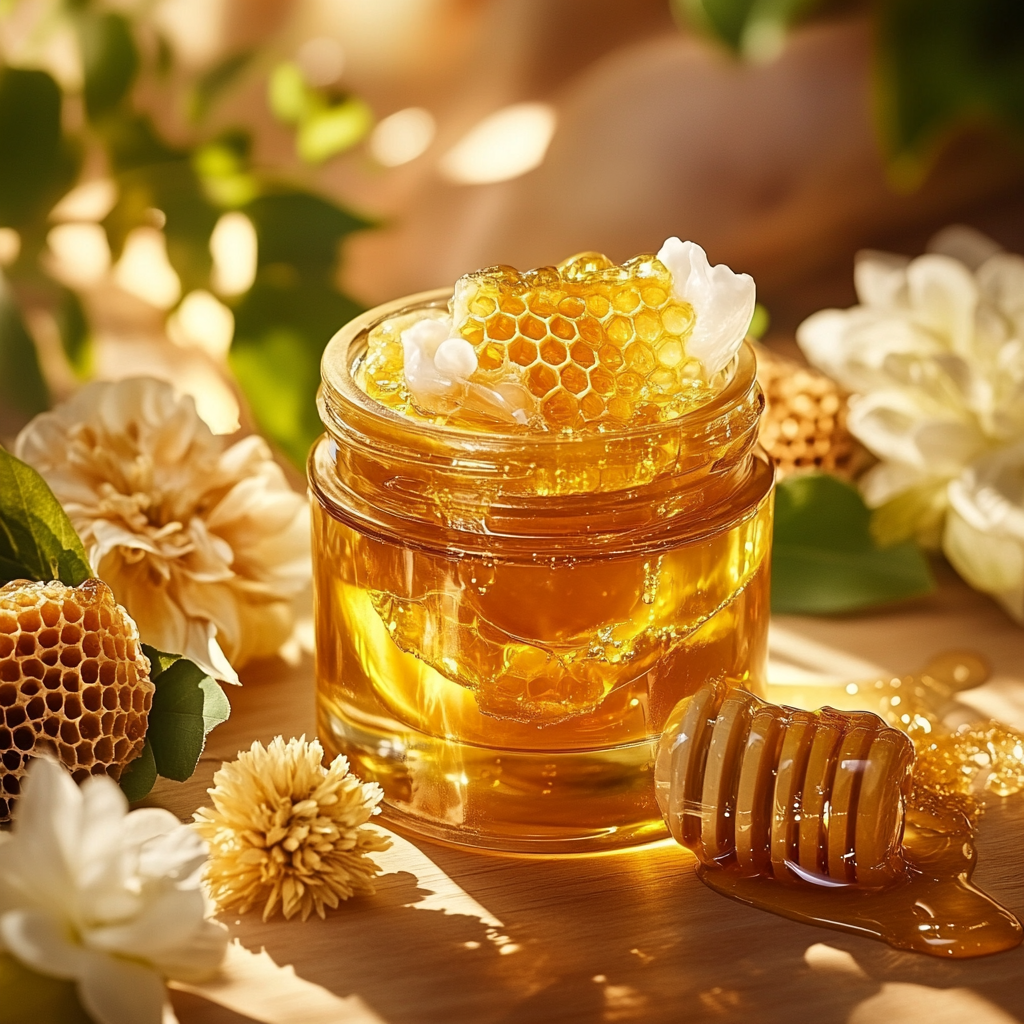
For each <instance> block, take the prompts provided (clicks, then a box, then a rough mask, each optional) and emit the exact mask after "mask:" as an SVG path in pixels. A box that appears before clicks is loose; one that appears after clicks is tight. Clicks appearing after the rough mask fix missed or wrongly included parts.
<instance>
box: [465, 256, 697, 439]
mask: <svg viewBox="0 0 1024 1024" xmlns="http://www.w3.org/2000/svg"><path fill="white" fill-rule="evenodd" d="M452 314H453V328H454V330H455V331H457V332H458V333H459V334H461V335H462V337H463V338H465V339H466V340H467V341H469V342H470V344H472V345H473V347H474V349H475V350H476V354H477V359H478V361H479V366H478V370H477V374H476V376H477V377H478V378H479V379H480V380H481V382H483V383H497V382H499V381H508V380H514V381H517V382H518V383H519V384H520V385H522V387H523V388H524V389H525V390H526V392H527V393H528V394H529V396H530V399H531V401H532V402H533V403H534V415H535V416H539V417H540V419H541V420H542V421H543V424H544V425H546V426H547V427H548V428H555V429H574V428H580V427H584V426H586V425H589V424H595V423H599V422H601V421H612V422H613V423H615V424H617V425H622V424H627V423H628V424H634V425H635V424H642V423H651V422H656V421H658V420H660V419H664V418H667V417H668V416H672V415H676V414H678V412H680V411H682V408H685V407H686V405H688V404H691V403H692V402H693V401H694V399H695V398H699V397H701V396H702V395H704V394H706V388H707V385H706V384H705V382H704V381H703V379H702V375H701V365H700V363H699V362H698V361H697V360H696V359H692V358H689V357H688V356H687V354H686V339H687V338H688V336H689V335H690V333H691V332H692V330H693V323H694V313H693V308H692V307H691V306H690V305H689V303H687V302H682V301H679V300H678V299H676V298H674V297H673V294H672V277H671V275H670V274H669V272H668V270H667V269H666V268H665V266H664V265H663V264H662V263H661V262H660V261H659V260H658V259H657V258H656V257H654V256H637V257H635V258H634V259H632V260H630V261H629V262H627V263H626V264H624V265H623V266H616V265H615V264H614V263H612V261H611V260H610V259H608V257H607V256H603V255H601V254H600V253H583V254H581V255H579V256H574V257H572V258H570V259H568V260H566V261H565V262H563V263H561V264H559V266H558V267H542V268H540V269H539V270H531V271H527V272H525V273H520V272H518V271H516V270H514V269H512V268H511V267H503V266H502V267H491V268H488V269H486V270H481V271H478V272H476V273H473V274H467V275H466V276H465V277H463V278H461V279H460V280H459V282H458V284H457V285H456V287H455V296H454V299H453V301H452Z"/></svg>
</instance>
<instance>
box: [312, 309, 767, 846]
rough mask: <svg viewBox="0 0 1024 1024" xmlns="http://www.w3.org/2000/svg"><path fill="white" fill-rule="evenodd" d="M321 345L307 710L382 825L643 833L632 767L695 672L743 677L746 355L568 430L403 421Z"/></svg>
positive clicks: (755, 584)
mask: <svg viewBox="0 0 1024 1024" xmlns="http://www.w3.org/2000/svg"><path fill="white" fill-rule="evenodd" d="M446 301H447V295H446V294H444V295H442V294H435V295H431V296H426V297H418V298H414V299H411V300H405V301H403V302H399V303H393V304H391V305H389V306H386V307H382V308H381V309H378V310H375V311H372V312H371V313H370V314H367V315H366V316H364V317H362V318H360V319H359V320H357V321H355V322H353V324H350V325H349V326H348V327H347V328H345V329H344V330H343V331H342V332H340V333H339V335H338V336H337V337H336V338H335V339H334V341H332V343H331V345H330V346H329V348H328V351H327V353H326V355H325V359H324V385H323V388H322V389H321V399H320V409H321V415H322V418H323V420H324V423H325V425H326V427H327V434H326V435H325V437H324V438H322V439H321V441H320V442H319V443H318V445H317V446H316V447H315V449H314V452H313V454H312V456H311V460H310V482H311V489H312V492H313V499H314V500H313V536H314V556H315V565H316V570H315V571H316V602H317V607H316V615H317V679H318V708H319V728H320V734H321V737H322V739H323V740H324V743H325V746H326V747H327V748H328V750H329V751H330V752H332V753H344V754H346V755H347V756H348V757H349V758H350V760H351V761H352V763H353V767H354V769H355V770H356V771H357V772H358V773H359V774H360V775H362V776H363V777H364V778H366V779H370V780H374V781H377V782H379V783H380V784H381V786H382V787H383V789H384V793H385V800H384V813H385V819H386V820H388V821H389V822H390V823H393V824H397V825H400V826H404V827H406V828H409V829H412V830H414V831H417V832H420V833H423V834H426V835H429V836H433V837H435V838H440V839H444V840H447V841H450V842H456V843H462V844H469V845H475V846H479V847H485V848H490V849H496V850H506V851H522V852H576V851H579V852H586V851H591V850H599V849H609V848H616V847H620V846H625V845H630V844H634V843H637V842H643V841H646V840H649V839H651V838H656V837H658V836H661V835H663V834H664V825H663V823H662V819H661V814H660V812H659V810H658V807H657V803H656V801H655V798H654V786H653V768H654V757H655V750H656V746H657V743H658V740H659V737H660V734H661V730H662V727H663V725H664V722H665V720H666V718H667V716H668V714H669V712H670V711H671V709H672V708H673V707H674V706H675V704H676V703H677V702H678V701H679V700H680V699H681V698H682V697H684V696H686V695H687V694H689V693H692V692H693V691H694V690H695V689H696V688H697V687H698V686H699V685H700V684H701V683H703V682H704V681H705V680H706V679H708V678H725V677H728V678H730V679H733V680H736V681H738V682H741V683H743V684H745V685H746V686H748V687H750V688H752V689H754V690H760V688H761V687H762V685H763V682H764V670H765V661H766V654H767V643H766V640H767V623H768V587H769V575H768V567H769V548H770V542H771V511H772V504H771V497H772V495H771V488H772V471H771V469H770V467H769V466H768V465H767V463H766V462H765V460H764V459H763V458H762V457H760V456H759V455H758V454H757V453H756V452H755V439H756V430H757V421H758V417H759V415H760V411H761V408H762V404H763V402H762V399H761V395H760V392H759V390H758V388H757V385H756V382H755V378H754V362H753V357H752V354H751V353H750V351H749V350H748V349H746V348H745V349H744V350H743V351H742V352H741V354H740V356H739V357H738V359H737V362H736V365H735V367H734V368H733V370H732V372H731V376H730V377H729V379H728V380H727V381H726V382H725V383H724V385H723V387H722V388H721V390H720V392H719V393H717V394H715V395H714V396H712V397H711V398H710V399H709V400H708V401H707V402H705V403H704V404H702V405H700V406H698V407H695V408H694V409H692V410H690V411H687V412H686V413H685V414H683V415H680V416H678V417H676V418H674V419H673V420H671V421H668V422H659V423H653V424H651V423H647V424H641V425H639V426H636V427H629V428H626V427H623V428H622V429H619V430H615V431H609V432H608V433H587V434H575V435H571V436H569V435H541V436H537V435H531V434H529V433H520V434H511V433H510V434H502V433H500V432H499V433H481V432H472V431H469V430H460V429H457V428H453V427H451V426H446V425H444V424H437V423H431V422H424V421H422V420H417V419H415V418H411V417H408V416H403V415H399V414H397V413H396V412H394V411H392V410H389V409H387V408H385V407H384V406H382V405H381V404H380V403H378V402H375V401H373V400H372V399H371V398H369V397H368V396H367V395H366V394H365V393H364V392H363V391H362V390H361V389H360V388H359V387H358V386H357V385H356V383H355V381H354V380H353V369H354V368H357V366H358V359H359V356H360V352H361V351H362V350H363V348H364V347H365V339H366V336H367V334H368V333H369V331H371V330H372V329H374V327H375V326H377V325H379V324H380V323H381V322H383V321H385V320H386V319H388V318H393V317H396V316H401V315H403V314H407V313H409V312H411V311H413V310H417V309H424V310H428V309H431V308H439V307H442V306H443V304H444V303H445V302H446Z"/></svg>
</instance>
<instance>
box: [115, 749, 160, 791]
mask: <svg viewBox="0 0 1024 1024" xmlns="http://www.w3.org/2000/svg"><path fill="white" fill-rule="evenodd" d="M156 775H157V772H156V758H155V757H154V756H153V745H152V744H151V743H150V742H149V740H148V739H147V740H146V744H145V746H144V747H143V748H142V753H141V754H139V756H138V757H137V758H135V760H134V761H131V762H130V763H129V764H128V767H127V768H125V770H124V771H123V772H122V773H121V782H120V786H121V791H122V792H123V793H124V795H125V796H126V797H128V800H129V802H130V803H133V804H134V803H138V801H139V800H144V799H145V798H146V797H147V796H149V793H150V790H151V789H152V788H153V786H154V784H155V783H156Z"/></svg>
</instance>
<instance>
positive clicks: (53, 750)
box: [0, 579, 155, 821]
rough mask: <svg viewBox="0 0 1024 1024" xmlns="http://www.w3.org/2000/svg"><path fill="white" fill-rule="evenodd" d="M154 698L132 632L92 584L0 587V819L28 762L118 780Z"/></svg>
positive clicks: (109, 597)
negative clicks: (52, 761) (46, 759)
mask: <svg viewBox="0 0 1024 1024" xmlns="http://www.w3.org/2000/svg"><path fill="white" fill-rule="evenodd" d="M154 689H155V687H154V686H153V683H152V681H151V680H150V678H149V661H148V660H147V658H146V656H145V654H143V652H142V648H141V646H140V644H139V634H138V630H137V629H136V627H135V623H134V622H133V621H132V619H131V618H130V617H129V616H128V613H127V612H126V611H125V610H124V609H123V608H121V607H120V606H119V605H118V604H117V602H116V601H115V600H114V595H113V593H112V592H111V590H110V588H109V587H108V586H107V585H106V584H105V583H103V582H102V581H101V580H96V579H91V580H86V581H85V583H83V584H82V585H81V586H79V587H66V586H64V585H63V584H62V583H57V582H53V583H29V582H27V581H24V580H19V581H15V582H13V583H8V584H7V585H6V586H4V587H0V820H2V821H6V820H7V819H8V818H9V817H10V814H11V809H12V808H13V806H14V803H15V801H16V800H17V797H18V794H19V793H20V791H21V779H22V777H23V776H24V774H25V769H26V767H27V765H28V762H29V760H30V759H31V758H32V757H33V756H37V755H39V754H43V753H48V754H51V755H52V756H54V757H56V758H58V759H59V760H60V761H61V762H62V763H63V764H64V765H65V766H66V767H67V768H68V769H70V771H71V772H72V774H73V775H74V777H75V778H76V779H78V780H81V779H83V778H85V777H86V776H88V775H100V774H106V775H110V776H112V777H113V778H115V779H119V778H120V777H121V772H122V771H123V770H124V767H125V765H127V764H128V763H129V762H130V761H132V760H133V759H134V758H136V757H138V755H139V754H141V753H142V747H143V744H144V742H145V736H146V728H147V726H148V723H149V710H150V708H151V706H152V704H153V693H154Z"/></svg>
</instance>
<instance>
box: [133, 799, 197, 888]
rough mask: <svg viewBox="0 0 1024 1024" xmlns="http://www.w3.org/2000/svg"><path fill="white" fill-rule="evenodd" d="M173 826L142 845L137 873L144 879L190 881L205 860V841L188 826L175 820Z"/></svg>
mask: <svg viewBox="0 0 1024 1024" xmlns="http://www.w3.org/2000/svg"><path fill="white" fill-rule="evenodd" d="M135 813H136V814H138V813H139V812H138V811H136V812H135ZM168 816H169V817H173V815H170V814H169V815H168ZM174 825H175V827H174V828H173V830H169V831H167V832H165V833H163V834H161V835H155V836H153V837H152V838H150V839H148V840H147V841H146V842H145V844H144V845H143V846H142V848H141V850H140V856H139V873H140V874H141V875H142V876H143V877H144V878H172V879H174V880H175V881H177V882H184V881H185V880H186V879H190V878H192V876H193V875H194V873H195V871H196V869H197V868H199V867H200V865H201V864H202V863H203V861H204V860H205V859H206V852H207V848H206V842H205V840H204V839H203V838H202V836H200V835H199V834H198V833H197V832H196V830H195V829H194V828H192V826H191V825H182V824H181V823H180V822H179V821H178V820H177V819H175V820H174Z"/></svg>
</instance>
